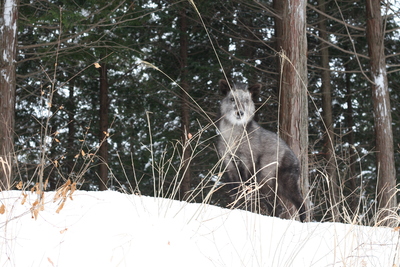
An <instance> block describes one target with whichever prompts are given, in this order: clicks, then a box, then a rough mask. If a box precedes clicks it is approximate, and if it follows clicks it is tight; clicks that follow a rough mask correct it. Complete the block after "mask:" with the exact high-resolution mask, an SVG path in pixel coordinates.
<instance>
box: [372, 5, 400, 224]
mask: <svg viewBox="0 0 400 267" xmlns="http://www.w3.org/2000/svg"><path fill="white" fill-rule="evenodd" d="M366 11H367V42H368V53H369V56H370V65H371V79H372V85H371V87H372V102H373V110H374V125H375V142H376V169H377V179H378V181H377V201H378V206H379V208H380V211H382V213H381V216H380V217H379V218H378V219H379V220H385V219H388V215H389V214H390V213H389V211H388V210H387V209H393V208H395V207H396V206H397V198H396V190H395V188H396V170H395V163H394V148H393V132H392V116H391V112H392V110H391V107H390V95H389V89H388V81H387V73H386V62H385V61H386V60H385V54H384V43H383V41H384V29H383V23H382V21H383V20H382V16H381V3H380V0H367V5H366ZM396 214H397V213H396ZM381 223H382V224H385V225H389V224H390V223H391V222H390V220H385V221H383V222H381Z"/></svg>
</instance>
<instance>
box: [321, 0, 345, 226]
mask: <svg viewBox="0 0 400 267" xmlns="http://www.w3.org/2000/svg"><path fill="white" fill-rule="evenodd" d="M319 10H320V11H321V12H323V14H325V0H319ZM319 35H320V38H321V39H323V40H326V41H328V34H327V29H326V19H325V18H324V17H323V16H321V15H320V18H319ZM320 47H321V49H320V55H321V67H322V71H321V82H322V84H321V92H322V119H323V123H324V127H325V129H326V134H325V136H324V151H323V153H324V157H325V160H326V175H327V178H328V181H329V183H330V184H329V187H328V188H329V195H328V197H329V202H330V208H331V214H332V221H334V222H335V221H339V219H340V210H339V202H340V182H339V179H338V174H337V171H336V159H335V152H334V147H335V134H334V129H333V118H332V96H331V91H332V89H331V72H330V67H329V50H328V49H329V45H328V43H326V42H321V43H320Z"/></svg>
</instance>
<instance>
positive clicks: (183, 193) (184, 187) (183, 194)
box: [179, 8, 191, 200]
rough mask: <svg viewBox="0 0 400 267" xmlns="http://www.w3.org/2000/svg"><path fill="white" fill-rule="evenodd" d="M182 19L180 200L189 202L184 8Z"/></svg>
mask: <svg viewBox="0 0 400 267" xmlns="http://www.w3.org/2000/svg"><path fill="white" fill-rule="evenodd" d="M179 18H180V22H179V23H180V24H179V28H180V60H181V62H180V65H181V66H180V67H181V83H180V86H181V88H182V89H181V131H182V166H181V167H182V170H181V172H182V181H181V185H180V199H182V200H187V198H188V196H189V195H188V193H189V191H190V180H191V172H190V157H191V150H190V145H189V133H190V131H189V126H190V120H189V116H190V115H189V112H190V109H189V96H188V94H189V83H188V79H187V75H188V70H187V58H188V38H187V18H186V10H185V9H184V8H182V10H181V11H180V14H179Z"/></svg>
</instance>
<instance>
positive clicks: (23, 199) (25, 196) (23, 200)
mask: <svg viewBox="0 0 400 267" xmlns="http://www.w3.org/2000/svg"><path fill="white" fill-rule="evenodd" d="M22 195H23V196H24V197H23V198H22V201H21V205H24V204H25V202H26V198H27V197H28V194H26V193H22Z"/></svg>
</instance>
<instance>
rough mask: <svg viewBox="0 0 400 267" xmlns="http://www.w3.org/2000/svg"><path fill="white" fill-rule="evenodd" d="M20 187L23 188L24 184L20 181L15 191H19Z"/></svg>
mask: <svg viewBox="0 0 400 267" xmlns="http://www.w3.org/2000/svg"><path fill="white" fill-rule="evenodd" d="M22 187H24V183H23V182H22V181H19V183H18V184H17V189H18V190H21V189H22Z"/></svg>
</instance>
